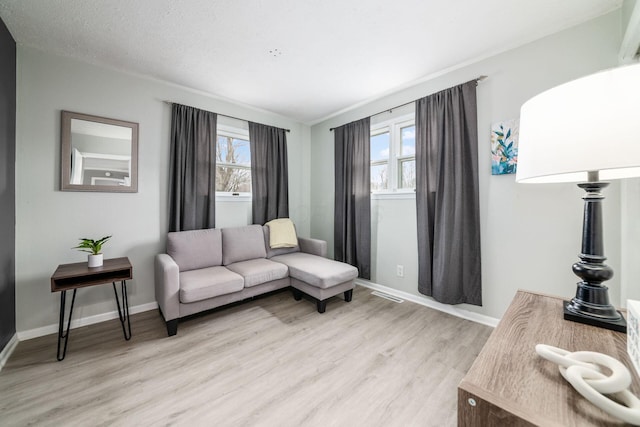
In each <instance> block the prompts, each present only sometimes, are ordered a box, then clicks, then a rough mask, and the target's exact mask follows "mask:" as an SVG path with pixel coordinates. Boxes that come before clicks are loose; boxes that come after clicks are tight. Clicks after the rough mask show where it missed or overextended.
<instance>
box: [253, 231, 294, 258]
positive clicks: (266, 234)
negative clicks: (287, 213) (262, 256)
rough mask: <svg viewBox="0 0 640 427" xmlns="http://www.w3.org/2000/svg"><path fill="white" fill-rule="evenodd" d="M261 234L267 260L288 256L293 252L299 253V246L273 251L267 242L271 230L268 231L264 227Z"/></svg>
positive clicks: (269, 239) (269, 238)
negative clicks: (278, 256) (277, 256)
mask: <svg viewBox="0 0 640 427" xmlns="http://www.w3.org/2000/svg"><path fill="white" fill-rule="evenodd" d="M262 232H263V234H264V244H265V247H266V249H267V258H272V257H274V256H276V255H284V254H290V253H293V252H300V246H298V245H296V246H294V247H292V248H275V249H274V248H272V247H271V246H270V244H269V242H270V241H271V230H270V229H269V226H267V225H264V226H263V227H262ZM296 240H297V239H296Z"/></svg>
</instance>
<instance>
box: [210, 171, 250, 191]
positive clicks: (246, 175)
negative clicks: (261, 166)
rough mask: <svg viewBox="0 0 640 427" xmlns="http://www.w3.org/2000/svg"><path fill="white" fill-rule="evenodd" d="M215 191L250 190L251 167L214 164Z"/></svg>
mask: <svg viewBox="0 0 640 427" xmlns="http://www.w3.org/2000/svg"><path fill="white" fill-rule="evenodd" d="M216 191H225V192H230V193H250V192H251V169H244V168H232V167H227V166H216Z"/></svg>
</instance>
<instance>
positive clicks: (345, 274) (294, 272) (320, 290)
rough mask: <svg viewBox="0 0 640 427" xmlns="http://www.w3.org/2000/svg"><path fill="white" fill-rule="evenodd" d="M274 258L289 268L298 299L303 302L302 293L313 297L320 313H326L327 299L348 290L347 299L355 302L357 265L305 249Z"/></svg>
mask: <svg viewBox="0 0 640 427" xmlns="http://www.w3.org/2000/svg"><path fill="white" fill-rule="evenodd" d="M271 260H272V261H277V262H281V263H283V264H285V265H287V266H288V267H289V276H290V277H291V287H292V288H293V296H294V298H295V299H296V300H297V301H299V300H300V299H301V298H302V294H301V292H304V293H305V294H307V295H309V296H311V297H313V298H314V299H315V300H316V303H317V306H318V312H319V313H324V312H325V310H326V305H327V299H329V298H331V297H333V296H335V295H338V294H339V293H344V300H345V301H346V302H349V301H351V298H352V296H353V288H354V287H355V284H354V280H355V278H356V277H358V269H357V268H355V267H354V266H352V265H349V264H345V263H343V262H339V261H334V260H331V259H327V258H322V257H318V256H316V255H310V254H307V253H304V252H295V253H290V254H286V255H278V256H275V257H273V258H271Z"/></svg>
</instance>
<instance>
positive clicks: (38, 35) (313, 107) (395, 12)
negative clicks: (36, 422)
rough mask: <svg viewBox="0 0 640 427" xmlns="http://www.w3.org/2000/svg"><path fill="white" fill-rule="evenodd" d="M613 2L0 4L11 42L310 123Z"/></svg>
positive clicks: (23, 0)
mask: <svg viewBox="0 0 640 427" xmlns="http://www.w3.org/2000/svg"><path fill="white" fill-rule="evenodd" d="M621 3H622V0H562V1H560V0H484V1H478V0H441V1H433V0H394V1H390V0H315V1H311V0H180V1H177V0H109V1H106V0H0V17H2V20H3V21H4V22H5V24H6V25H7V27H8V28H9V30H10V31H11V34H12V35H13V37H14V38H15V39H16V41H17V42H18V43H20V44H23V45H27V46H32V47H36V48H39V49H42V50H46V51H50V52H53V53H56V54H61V55H64V56H69V57H73V58H78V59H80V60H83V61H87V62H91V63H95V64H101V65H106V66H109V67H113V68H116V69H121V70H125V71H128V72H133V73H137V74H143V75H148V76H152V77H154V78H158V79H161V80H165V81H168V82H172V83H176V84H179V85H183V86H186V87H189V88H193V89H197V90H200V91H204V92H208V93H211V94H213V95H216V96H220V97H224V98H229V99H232V100H234V101H237V102H241V103H244V104H248V105H251V106H254V107H257V108H261V109H264V110H268V111H272V112H275V113H278V114H281V115H283V116H286V117H290V118H293V119H296V120H298V121H301V122H304V123H314V122H317V121H319V120H321V119H323V118H326V117H328V116H330V115H332V114H334V113H336V112H338V111H341V110H344V109H346V108H349V107H350V106H353V105H355V104H358V103H361V102H363V101H366V100H371V99H374V98H376V97H379V96H381V95H383V94H385V93H388V92H390V91H392V90H394V89H397V88H399V87H402V86H406V85H407V84H409V83H411V82H414V81H416V80H419V79H421V78H424V77H425V76H428V75H430V74H433V73H437V72H439V71H442V70H445V69H448V68H451V67H454V66H456V65H458V64H461V63H464V62H467V61H469V60H473V59H476V58H480V57H484V56H487V55H489V54H493V53H497V52H500V51H503V50H506V49H508V48H512V47H516V46H518V45H521V44H523V43H526V42H529V41H532V40H534V39H536V38H539V37H542V36H544V35H547V34H551V33H554V32H557V31H560V30H562V29H564V28H567V27H570V26H573V25H576V24H579V23H581V22H584V21H587V20H589V19H592V18H595V17H597V16H599V15H602V14H604V13H607V12H609V11H612V10H615V9H617V8H619V7H620V6H621Z"/></svg>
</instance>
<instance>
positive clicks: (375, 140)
mask: <svg viewBox="0 0 640 427" xmlns="http://www.w3.org/2000/svg"><path fill="white" fill-rule="evenodd" d="M388 158H389V132H385V133H381V134H379V135H375V136H372V137H371V161H372V162H375V161H376V160H387V159H388Z"/></svg>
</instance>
